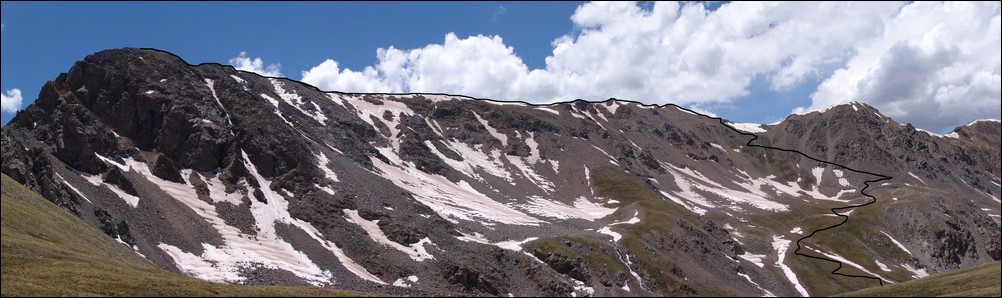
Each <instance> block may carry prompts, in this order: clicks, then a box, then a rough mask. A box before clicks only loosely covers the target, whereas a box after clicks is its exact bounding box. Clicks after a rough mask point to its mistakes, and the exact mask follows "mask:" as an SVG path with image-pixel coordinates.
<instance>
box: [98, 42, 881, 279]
mask: <svg viewBox="0 0 1002 298" xmlns="http://www.w3.org/2000/svg"><path fill="white" fill-rule="evenodd" d="M124 49H137V50H145V51H156V52H160V53H164V54H167V55H171V56H174V57H176V58H178V59H179V60H181V61H182V62H184V63H185V64H188V66H191V67H198V66H201V65H216V66H221V67H224V68H231V69H233V70H235V71H237V72H238V73H245V74H249V75H255V76H259V77H264V78H270V79H284V80H289V81H293V82H296V83H299V84H302V85H304V86H307V87H310V88H313V89H314V90H315V91H317V92H320V93H324V94H327V93H335V94H351V95H385V96H403V95H411V96H413V95H441V96H450V97H460V98H467V99H472V100H477V101H490V102H498V103H518V104H521V105H526V106H531V107H551V106H556V105H561V104H573V103H574V102H578V101H584V102H587V103H593V104H601V103H605V102H609V101H622V102H625V103H635V104H638V105H640V106H643V107H657V108H665V107H674V108H677V109H679V110H681V111H685V112H688V113H691V114H694V115H699V116H703V117H706V118H709V119H713V120H717V121H719V122H720V124H722V125H724V127H727V128H730V129H731V130H733V131H734V132H737V133H738V134H741V135H744V136H750V137H752V138H751V139H750V140H748V142H747V143H746V144H745V146H748V147H758V148H763V149H771V150H779V151H783V152H788V153H796V154H799V155H801V156H803V157H806V158H808V159H810V160H813V161H816V162H820V163H824V164H829V165H834V166H837V167H841V168H843V169H846V170H849V171H853V172H857V173H862V174H867V175H871V176H876V177H878V179H873V180H866V181H864V182H863V183H864V184H865V185H866V186H864V187H863V189H861V190H860V193H861V194H863V195H864V196H866V197H868V198H870V199H871V201H870V202H868V203H865V204H859V205H850V206H845V207H835V208H830V210H831V211H832V213H834V214H835V215H836V216H838V217H840V218H841V219H842V222H840V223H838V224H836V225H832V226H828V227H824V228H821V229H817V230H814V231H813V232H811V234H809V235H807V236H804V237H802V238H800V239H798V240H797V249H796V250H794V251H793V253H794V254H795V255H798V256H802V257H808V258H812V259H816V260H822V261H828V262H832V263H836V264H838V268H835V270H832V271H831V274H834V275H839V276H846V277H857V278H866V279H871V280H877V281H878V282H880V286H884V281H883V279H880V278H878V277H872V276H864V275H853V274H844V273H839V272H838V271H839V270H840V269H842V266H843V264H842V262H841V261H838V260H833V259H830V258H825V257H818V256H812V255H808V254H804V253H801V252H800V250H801V249H802V248H803V246H802V245H801V244H800V242H802V241H804V240H806V239H807V238H811V237H813V236H814V235H815V234H817V233H818V232H822V231H826V230H830V229H834V228H836V227H839V226H841V225H843V224H845V223H846V222H848V221H849V216H848V215H844V214H841V213H838V210H844V209H852V208H858V207H864V206H868V205H871V204H873V203H876V202H877V198H876V197H874V196H872V195H869V194H867V193H866V190H867V189H868V188H870V183H876V182H880V181H885V180H890V179H893V178H894V177H891V176H887V175H882V174H877V173H872V172H868V171H863V170H857V169H853V168H850V167H847V166H845V165H842V164H838V163H835V162H831V161H826V160H821V159H818V158H815V157H812V156H810V155H807V154H805V153H803V152H800V151H797V150H791V149H785V148H778V147H772V146H765V145H756V144H752V142H754V141H755V140H758V138H759V137H758V135H756V134H754V133H749V132H744V131H741V130H739V129H737V128H734V127H733V126H731V125H729V124H728V122H729V121H727V120H725V119H723V118H720V117H714V116H709V115H705V114H703V113H700V112H696V111H693V110H690V109H687V108H684V107H681V106H679V105H676V104H672V103H669V104H662V105H658V104H648V103H643V102H639V101H635V100H624V99H617V98H609V99H607V100H603V101H586V100H582V99H575V100H566V101H560V102H553V103H546V104H535V103H529V102H525V101H519V100H494V99H487V98H476V97H472V96H467V95H459V94H448V93H421V92H411V93H403V92H401V93H393V92H387V93H378V92H373V93H364V92H338V91H324V90H322V89H320V88H318V87H316V86H313V85H311V84H308V83H305V82H302V81H297V80H293V79H290V78H286V77H272V76H265V75H261V74H258V73H255V72H250V71H244V70H238V69H236V68H235V67H233V66H232V65H226V64H221V63H215V62H206V63H200V64H198V65H195V64H191V63H188V61H187V60H184V58H181V57H180V56H178V55H176V54H174V53H171V52H168V51H164V50H160V49H155V48H124ZM104 51H108V50H104ZM104 51H99V52H104ZM99 52H96V53H99ZM91 55H93V54H91ZM91 55H88V56H91ZM224 112H225V111H224ZM731 123H733V122H731Z"/></svg>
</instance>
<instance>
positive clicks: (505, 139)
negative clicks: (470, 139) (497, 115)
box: [473, 112, 508, 147]
mask: <svg viewBox="0 0 1002 298" xmlns="http://www.w3.org/2000/svg"><path fill="white" fill-rule="evenodd" d="M473 116H475V117H477V121H480V124H481V125H483V126H484V128H486V129H487V132H489V133H491V135H492V136H494V138H496V139H498V140H499V141H501V145H502V146H505V147H508V136H507V135H505V134H503V133H500V132H498V130H497V129H496V128H494V127H493V126H491V125H490V123H487V120H484V118H481V117H480V114H477V112H473Z"/></svg>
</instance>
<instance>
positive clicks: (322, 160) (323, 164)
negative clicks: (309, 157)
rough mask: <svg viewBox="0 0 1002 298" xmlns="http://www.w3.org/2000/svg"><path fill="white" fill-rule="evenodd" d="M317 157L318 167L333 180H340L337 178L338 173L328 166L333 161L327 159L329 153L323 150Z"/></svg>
mask: <svg viewBox="0 0 1002 298" xmlns="http://www.w3.org/2000/svg"><path fill="white" fill-rule="evenodd" d="M316 158H317V167H318V168H320V170H322V171H324V176H325V177H327V179H330V180H331V181H333V182H338V181H339V180H338V179H337V173H334V171H333V170H331V168H330V167H328V166H327V165H328V164H330V162H331V161H330V159H327V155H326V154H324V153H323V152H321V153H320V154H319V155H316Z"/></svg>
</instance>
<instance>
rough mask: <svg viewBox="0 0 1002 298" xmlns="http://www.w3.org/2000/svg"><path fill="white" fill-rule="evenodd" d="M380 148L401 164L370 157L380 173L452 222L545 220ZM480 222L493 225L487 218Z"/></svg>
mask: <svg viewBox="0 0 1002 298" xmlns="http://www.w3.org/2000/svg"><path fill="white" fill-rule="evenodd" d="M384 149H388V148H384ZM380 152H381V153H382V154H383V155H384V156H386V157H387V159H389V160H390V161H391V162H397V163H399V166H394V165H389V164H386V163H385V162H383V161H381V160H379V159H378V158H375V157H370V158H369V159H370V160H371V161H372V164H373V168H375V169H376V170H377V171H378V172H379V175H381V176H382V177H383V178H386V179H387V180H390V181H391V182H393V184H395V185H396V186H398V187H400V188H403V189H404V190H407V191H408V192H410V193H412V194H414V198H415V199H417V200H418V202H421V203H422V204H424V205H425V206H428V207H429V208H431V209H432V210H434V211H435V213H438V215H439V216H441V217H442V218H444V219H446V220H449V221H450V222H453V223H457V221H456V220H457V219H461V220H468V221H475V219H482V220H486V221H492V222H498V223H504V224H512V225H533V226H535V225H539V224H540V223H543V222H544V221H541V220H539V219H536V218H534V217H532V216H529V215H527V214H525V213H522V212H519V211H517V210H515V209H512V208H509V207H507V206H505V205H504V204H501V203H498V202H497V201H494V200H492V199H491V198H490V197H488V196H487V195H485V194H483V193H480V192H479V191H477V190H476V189H474V188H473V187H472V186H470V184H469V183H467V182H466V181H459V182H458V183H453V182H451V181H449V180H448V179H446V178H445V177H442V176H438V175H433V174H428V173H425V172H422V171H420V170H418V169H417V168H416V167H415V166H414V165H413V164H411V163H409V162H408V163H405V162H403V161H400V158H399V157H398V156H396V154H393V153H392V151H390V150H380ZM480 223H481V224H484V225H490V224H489V223H485V222H480Z"/></svg>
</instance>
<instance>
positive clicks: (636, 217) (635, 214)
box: [610, 200, 640, 226]
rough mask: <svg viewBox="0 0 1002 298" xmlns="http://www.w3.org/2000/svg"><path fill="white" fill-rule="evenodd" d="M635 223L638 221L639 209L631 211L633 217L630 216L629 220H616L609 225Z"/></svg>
mask: <svg viewBox="0 0 1002 298" xmlns="http://www.w3.org/2000/svg"><path fill="white" fill-rule="evenodd" d="M610 201H611V200H610ZM637 223H640V211H633V217H632V218H630V219H629V220H626V221H617V222H614V223H612V224H610V226H615V225H632V224H637Z"/></svg>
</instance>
